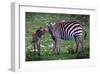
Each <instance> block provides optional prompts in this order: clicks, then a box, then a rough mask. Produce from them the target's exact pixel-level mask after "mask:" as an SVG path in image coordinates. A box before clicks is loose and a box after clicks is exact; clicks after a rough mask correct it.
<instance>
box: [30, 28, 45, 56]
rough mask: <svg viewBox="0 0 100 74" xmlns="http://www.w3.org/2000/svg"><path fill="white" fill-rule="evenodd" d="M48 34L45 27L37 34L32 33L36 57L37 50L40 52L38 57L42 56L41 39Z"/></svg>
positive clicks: (39, 29)
mask: <svg viewBox="0 0 100 74" xmlns="http://www.w3.org/2000/svg"><path fill="white" fill-rule="evenodd" d="M45 32H46V29H45V28H43V27H40V28H38V29H37V30H36V32H33V33H32V42H31V43H33V46H34V54H35V55H36V54H37V53H36V50H37V52H38V56H40V43H41V37H42V35H43V34H44V33H45Z"/></svg>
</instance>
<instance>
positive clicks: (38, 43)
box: [37, 40, 40, 56]
mask: <svg viewBox="0 0 100 74" xmlns="http://www.w3.org/2000/svg"><path fill="white" fill-rule="evenodd" d="M37 49H38V56H40V40H39V41H38V42H37Z"/></svg>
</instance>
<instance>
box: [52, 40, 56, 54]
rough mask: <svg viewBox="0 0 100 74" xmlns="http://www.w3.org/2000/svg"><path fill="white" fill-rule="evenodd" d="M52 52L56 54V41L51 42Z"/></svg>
mask: <svg viewBox="0 0 100 74" xmlns="http://www.w3.org/2000/svg"><path fill="white" fill-rule="evenodd" d="M53 54H54V55H56V41H55V40H54V42H53Z"/></svg>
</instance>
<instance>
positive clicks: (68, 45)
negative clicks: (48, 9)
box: [25, 12, 90, 61]
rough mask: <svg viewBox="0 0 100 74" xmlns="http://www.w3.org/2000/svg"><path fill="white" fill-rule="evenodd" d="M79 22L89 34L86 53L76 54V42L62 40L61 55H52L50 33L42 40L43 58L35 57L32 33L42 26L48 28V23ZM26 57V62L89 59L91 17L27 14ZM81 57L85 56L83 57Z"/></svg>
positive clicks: (86, 41) (85, 47)
mask: <svg viewBox="0 0 100 74" xmlns="http://www.w3.org/2000/svg"><path fill="white" fill-rule="evenodd" d="M63 20H66V21H72V20H74V21H79V22H81V23H82V25H83V28H84V30H85V31H86V32H87V38H86V40H84V53H80V52H78V53H74V52H73V51H74V50H75V48H76V46H75V41H74V40H73V39H72V40H61V42H60V54H59V55H57V56H55V55H53V53H52V43H53V42H52V38H51V36H50V34H49V33H45V34H44V35H43V36H42V39H41V56H37V55H34V53H33V51H32V50H33V45H32V44H31V41H32V32H35V31H36V30H37V28H39V27H40V26H42V27H46V23H48V22H53V21H63ZM25 25H26V29H25V30H26V31H25V34H26V35H25V42H26V43H25V44H26V45H25V50H26V52H25V57H26V61H40V60H59V59H61V60H63V59H82V58H89V56H90V54H89V51H90V50H89V15H78V14H77V15H74V14H53V13H33V12H26V19H25ZM80 55H83V56H82V57H81V56H80Z"/></svg>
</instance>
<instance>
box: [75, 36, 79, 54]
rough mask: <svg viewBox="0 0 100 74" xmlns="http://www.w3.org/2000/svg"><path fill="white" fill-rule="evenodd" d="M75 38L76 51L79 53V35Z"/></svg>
mask: <svg viewBox="0 0 100 74" xmlns="http://www.w3.org/2000/svg"><path fill="white" fill-rule="evenodd" d="M74 39H75V43H76V51H75V52H76V53H77V52H78V49H79V40H78V37H77V36H75V37H74Z"/></svg>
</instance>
